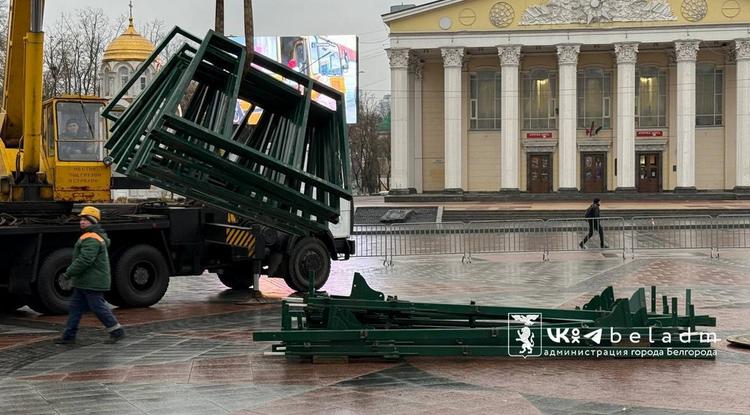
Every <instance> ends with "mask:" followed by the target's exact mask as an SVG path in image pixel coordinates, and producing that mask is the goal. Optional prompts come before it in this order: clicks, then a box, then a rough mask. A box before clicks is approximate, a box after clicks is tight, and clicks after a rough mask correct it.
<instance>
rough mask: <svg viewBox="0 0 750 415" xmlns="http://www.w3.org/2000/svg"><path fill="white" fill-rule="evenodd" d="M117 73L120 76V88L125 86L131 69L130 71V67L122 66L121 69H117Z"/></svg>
mask: <svg viewBox="0 0 750 415" xmlns="http://www.w3.org/2000/svg"><path fill="white" fill-rule="evenodd" d="M117 75H119V76H120V88H123V87H125V85H127V83H128V80H129V79H130V71H128V68H126V67H124V66H121V67H120V69H118V70H117Z"/></svg>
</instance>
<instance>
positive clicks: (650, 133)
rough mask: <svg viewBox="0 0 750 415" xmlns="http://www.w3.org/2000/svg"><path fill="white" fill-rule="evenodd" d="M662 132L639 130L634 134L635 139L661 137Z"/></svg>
mask: <svg viewBox="0 0 750 415" xmlns="http://www.w3.org/2000/svg"><path fill="white" fill-rule="evenodd" d="M663 135H664V132H663V131H661V130H640V131H636V132H635V136H636V137H661V136H663Z"/></svg>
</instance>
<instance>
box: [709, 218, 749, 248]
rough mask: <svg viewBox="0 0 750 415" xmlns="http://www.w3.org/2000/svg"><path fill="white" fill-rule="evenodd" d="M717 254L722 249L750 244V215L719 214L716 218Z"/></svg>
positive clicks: (743, 246) (744, 246)
mask: <svg viewBox="0 0 750 415" xmlns="http://www.w3.org/2000/svg"><path fill="white" fill-rule="evenodd" d="M714 229H715V231H716V233H715V239H714V243H715V248H716V256H717V257H718V256H719V250H721V249H739V248H747V247H749V246H750V215H719V216H717V217H716V218H714Z"/></svg>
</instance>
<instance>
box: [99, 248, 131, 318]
mask: <svg viewBox="0 0 750 415" xmlns="http://www.w3.org/2000/svg"><path fill="white" fill-rule="evenodd" d="M120 256H121V255H120V252H118V253H116V254H114V255H112V254H110V262H109V263H110V268H111V271H112V276H113V277H114V275H115V268H117V263H118V262H119V261H120ZM104 299H105V300H107V302H108V303H110V304H112V305H113V306H116V307H124V306H125V305H126V304H125V302H124V301H122V297H120V293H118V292H117V289H116V288H115V283H114V281H112V286H111V287H110V288H109V291H106V292H105V293H104Z"/></svg>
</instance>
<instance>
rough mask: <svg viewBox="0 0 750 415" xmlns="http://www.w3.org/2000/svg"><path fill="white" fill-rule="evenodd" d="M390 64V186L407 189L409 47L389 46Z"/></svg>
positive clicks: (394, 191)
mask: <svg viewBox="0 0 750 415" xmlns="http://www.w3.org/2000/svg"><path fill="white" fill-rule="evenodd" d="M386 53H387V54H388V60H389V61H390V65H391V190H390V193H392V194H403V193H409V191H408V173H409V159H408V156H407V155H408V145H409V122H408V119H409V106H408V102H409V96H408V90H409V74H408V68H409V49H388V50H386Z"/></svg>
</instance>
